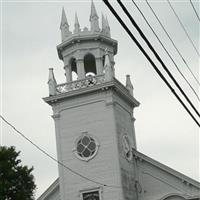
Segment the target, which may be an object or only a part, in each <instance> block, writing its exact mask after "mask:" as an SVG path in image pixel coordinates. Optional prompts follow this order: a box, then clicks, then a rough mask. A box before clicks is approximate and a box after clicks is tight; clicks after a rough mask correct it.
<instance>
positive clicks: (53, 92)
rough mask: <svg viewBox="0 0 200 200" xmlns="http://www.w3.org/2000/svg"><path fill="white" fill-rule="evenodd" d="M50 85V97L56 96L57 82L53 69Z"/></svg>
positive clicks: (50, 74) (51, 70) (50, 73)
mask: <svg viewBox="0 0 200 200" xmlns="http://www.w3.org/2000/svg"><path fill="white" fill-rule="evenodd" d="M48 85H49V96H52V95H56V86H57V82H56V79H55V77H54V73H53V68H49V80H48Z"/></svg>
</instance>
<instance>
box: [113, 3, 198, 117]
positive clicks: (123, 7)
mask: <svg viewBox="0 0 200 200" xmlns="http://www.w3.org/2000/svg"><path fill="white" fill-rule="evenodd" d="M117 2H118V3H119V5H120V6H121V8H122V10H123V11H124V12H125V14H126V15H127V17H128V18H129V20H130V21H131V23H132V24H133V26H134V27H135V28H136V30H137V31H138V33H139V34H140V36H141V37H142V39H143V40H144V41H145V43H146V44H147V45H148V47H149V48H150V50H151V51H152V52H153V54H154V55H155V57H156V58H157V60H158V61H159V62H160V64H161V65H162V67H163V69H164V70H165V71H166V73H167V74H168V76H169V77H170V78H171V80H172V81H173V83H174V84H175V85H176V87H177V88H178V89H179V91H180V92H181V94H182V95H183V96H184V98H185V99H186V100H187V102H188V103H189V104H190V106H191V107H192V108H193V110H194V111H195V113H196V114H197V115H198V116H199V117H200V114H199V112H198V110H197V109H196V108H195V106H194V105H193V103H192V102H191V101H190V99H189V97H188V96H187V95H186V94H185V92H184V91H183V89H182V88H181V86H180V85H179V84H178V82H177V81H176V79H175V78H174V76H173V75H172V73H171V72H170V71H169V69H168V68H167V66H166V65H165V63H164V62H163V60H162V59H161V58H160V56H159V55H158V53H157V52H156V50H155V49H154V47H153V46H152V44H151V43H150V42H149V40H148V39H147V37H146V36H145V35H144V33H143V32H142V30H141V29H140V27H139V26H138V25H137V23H136V22H135V20H134V19H133V17H132V16H131V14H130V13H129V12H128V10H127V9H126V7H125V6H124V4H123V3H122V2H121V0H117Z"/></svg>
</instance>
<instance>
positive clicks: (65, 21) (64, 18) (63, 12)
mask: <svg viewBox="0 0 200 200" xmlns="http://www.w3.org/2000/svg"><path fill="white" fill-rule="evenodd" d="M63 26H67V27H69V24H68V22H67V17H66V14H65V9H64V7H62V17H61V23H60V29H61V28H62V27H63Z"/></svg>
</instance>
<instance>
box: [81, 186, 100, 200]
mask: <svg viewBox="0 0 200 200" xmlns="http://www.w3.org/2000/svg"><path fill="white" fill-rule="evenodd" d="M102 191H103V188H102V187H96V188H90V189H84V190H81V191H80V199H81V200H102V198H101V195H102Z"/></svg>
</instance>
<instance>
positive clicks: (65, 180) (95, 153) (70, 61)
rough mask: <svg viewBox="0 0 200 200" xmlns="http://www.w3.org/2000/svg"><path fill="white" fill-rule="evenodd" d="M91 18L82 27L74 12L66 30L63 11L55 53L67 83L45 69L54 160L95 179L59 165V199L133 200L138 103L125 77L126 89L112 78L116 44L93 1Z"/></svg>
mask: <svg viewBox="0 0 200 200" xmlns="http://www.w3.org/2000/svg"><path fill="white" fill-rule="evenodd" d="M90 22H91V30H89V29H88V28H86V27H85V28H83V30H81V29H80V24H79V21H78V17H77V14H75V23H74V30H73V33H71V32H70V30H69V24H68V22H67V18H66V15H65V11H64V9H63V10H62V20H61V26H60V28H61V33H62V43H61V44H59V45H58V46H57V51H58V56H59V58H60V59H61V60H62V61H63V63H64V66H63V67H64V70H65V76H66V82H65V83H61V84H57V82H56V80H55V77H54V74H53V69H50V71H49V81H48V84H49V96H48V97H47V98H44V100H45V101H46V102H47V103H48V104H50V105H51V106H52V109H53V115H52V117H53V119H54V121H55V130H56V140H57V149H58V151H57V153H58V161H59V162H62V163H63V164H64V165H65V166H70V167H71V168H74V169H75V170H76V171H78V172H80V174H83V175H84V176H85V177H91V178H92V179H93V180H97V182H96V183H95V181H92V182H91V181H89V180H85V179H84V178H82V177H80V176H74V175H73V174H71V172H70V171H68V170H64V168H63V166H62V165H59V199H60V200H77V199H81V200H86V199H95V200H100V199H104V200H130V199H131V200H136V199H137V197H136V189H135V187H134V186H135V182H134V180H135V178H136V177H135V173H133V163H132V160H131V158H132V149H136V142H135V131H134V124H133V119H134V117H133V109H134V108H135V107H137V106H138V105H139V102H138V101H137V100H136V99H135V98H134V97H133V96H132V95H131V94H132V93H131V92H132V91H131V83H130V80H129V78H128V79H127V87H125V86H124V85H123V84H121V83H120V82H119V81H118V80H117V79H116V78H115V73H114V71H115V69H114V65H115V62H114V56H115V55H116V54H117V45H118V43H117V41H116V40H114V39H112V38H111V37H110V27H109V25H108V20H107V18H106V17H105V16H102V29H100V28H99V21H98V15H97V12H96V9H95V6H94V2H93V1H92V2H91V14H90ZM127 145H128V146H127ZM108 163H109V167H105V166H108ZM108 174H109V176H108ZM98 182H102V183H104V184H105V185H111V186H112V185H113V186H116V187H117V188H116V187H102V184H98ZM129 197H130V198H129Z"/></svg>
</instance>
